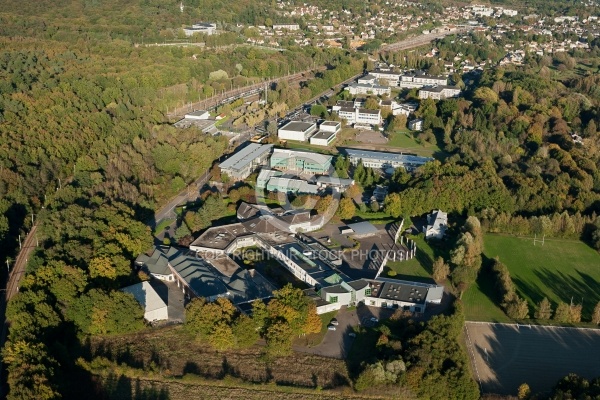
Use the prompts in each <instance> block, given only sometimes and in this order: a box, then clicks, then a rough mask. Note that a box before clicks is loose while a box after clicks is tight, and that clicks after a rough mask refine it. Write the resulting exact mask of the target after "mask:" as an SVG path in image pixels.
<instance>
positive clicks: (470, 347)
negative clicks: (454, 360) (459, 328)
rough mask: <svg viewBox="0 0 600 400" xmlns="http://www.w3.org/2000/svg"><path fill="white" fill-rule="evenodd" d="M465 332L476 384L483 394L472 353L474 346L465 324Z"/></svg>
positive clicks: (473, 353) (473, 352)
mask: <svg viewBox="0 0 600 400" xmlns="http://www.w3.org/2000/svg"><path fill="white" fill-rule="evenodd" d="M465 332H466V333H467V340H468V342H469V343H467V347H468V349H469V354H470V356H471V358H472V359H473V363H472V364H473V368H475V375H477V382H479V392H480V393H483V385H482V384H481V378H480V377H479V370H478V369H477V362H476V361H475V351H474V346H473V342H472V341H471V336H470V335H469V327H468V326H467V325H466V324H465Z"/></svg>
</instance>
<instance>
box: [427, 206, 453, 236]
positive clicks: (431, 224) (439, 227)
mask: <svg viewBox="0 0 600 400" xmlns="http://www.w3.org/2000/svg"><path fill="white" fill-rule="evenodd" d="M447 228H448V214H447V213H445V212H443V211H440V210H433V212H432V213H431V214H428V215H427V226H425V227H424V228H423V231H424V232H425V239H432V238H434V239H441V238H443V237H444V234H445V233H446V229H447Z"/></svg>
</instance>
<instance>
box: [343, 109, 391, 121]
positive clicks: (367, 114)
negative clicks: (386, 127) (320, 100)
mask: <svg viewBox="0 0 600 400" xmlns="http://www.w3.org/2000/svg"><path fill="white" fill-rule="evenodd" d="M338 115H339V116H340V118H343V119H345V120H346V122H347V123H348V124H369V125H380V124H381V122H382V119H381V110H367V109H366V108H350V107H342V108H340V109H339V111H338Z"/></svg>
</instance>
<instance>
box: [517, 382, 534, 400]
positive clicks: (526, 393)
mask: <svg viewBox="0 0 600 400" xmlns="http://www.w3.org/2000/svg"><path fill="white" fill-rule="evenodd" d="M530 396H531V389H530V388H529V385H528V384H526V383H522V384H521V385H519V390H518V392H517V397H518V398H519V400H527V399H529V397H530Z"/></svg>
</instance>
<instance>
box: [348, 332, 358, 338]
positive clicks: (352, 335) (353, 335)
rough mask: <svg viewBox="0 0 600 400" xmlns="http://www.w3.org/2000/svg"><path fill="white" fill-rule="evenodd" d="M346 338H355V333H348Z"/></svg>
mask: <svg viewBox="0 0 600 400" xmlns="http://www.w3.org/2000/svg"><path fill="white" fill-rule="evenodd" d="M348 336H350V337H356V333H354V332H350V333H349V334H348Z"/></svg>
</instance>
